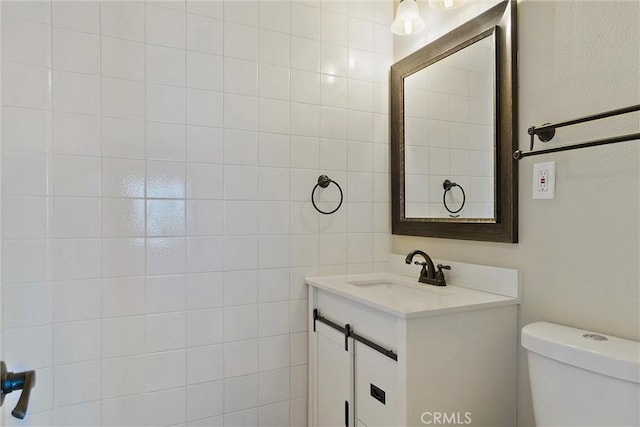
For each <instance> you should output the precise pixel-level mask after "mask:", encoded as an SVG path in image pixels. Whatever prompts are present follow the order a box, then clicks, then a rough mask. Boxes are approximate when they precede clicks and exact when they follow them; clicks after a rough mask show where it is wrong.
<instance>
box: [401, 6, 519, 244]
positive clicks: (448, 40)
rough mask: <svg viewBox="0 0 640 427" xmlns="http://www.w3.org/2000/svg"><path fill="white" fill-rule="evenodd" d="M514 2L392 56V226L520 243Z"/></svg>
mask: <svg viewBox="0 0 640 427" xmlns="http://www.w3.org/2000/svg"><path fill="white" fill-rule="evenodd" d="M515 8H516V3H515V1H504V2H501V3H499V4H498V5H496V6H494V7H493V8H491V9H489V10H488V11H486V12H484V13H482V14H481V15H479V16H477V17H476V18H474V19H472V20H471V21H469V22H467V23H465V24H463V25H461V26H460V27H458V28H456V29H454V30H453V31H451V32H450V33H448V34H446V35H444V36H443V37H441V38H439V39H437V40H435V41H434V42H432V43H430V44H428V45H427V46H425V47H423V48H421V49H419V50H418V51H416V52H414V53H413V54H411V55H409V56H407V57H406V58H404V59H402V60H400V61H398V62H397V63H395V64H394V65H392V67H391V125H390V128H391V192H392V232H393V234H404V235H413V236H429V237H442V238H453V239H466V240H484V241H497V242H517V240H518V236H517V223H518V221H517V203H518V200H517V188H518V187H517V162H516V161H514V160H513V158H512V153H513V151H514V150H515V149H516V148H517V140H516V129H517V120H516V119H517V98H516V62H515V51H516V49H515V40H516V34H515V19H516V18H515Z"/></svg>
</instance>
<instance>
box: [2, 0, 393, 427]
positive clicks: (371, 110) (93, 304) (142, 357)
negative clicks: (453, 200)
mask: <svg viewBox="0 0 640 427" xmlns="http://www.w3.org/2000/svg"><path fill="white" fill-rule="evenodd" d="M1 12H2V25H1V29H2V33H1V37H2V40H1V41H2V58H1V59H2V119H3V120H2V159H3V165H2V166H3V167H2V185H3V188H2V209H3V211H2V239H3V240H2V245H3V251H2V256H3V259H2V264H3V277H2V292H3V298H2V301H3V307H2V315H3V323H2V326H3V338H4V343H3V347H2V348H3V351H4V353H3V355H2V358H3V359H4V360H6V361H7V362H8V364H9V368H10V369H12V370H21V369H37V371H38V385H37V387H36V389H34V393H33V394H32V399H33V400H32V402H31V406H30V413H29V415H28V416H27V419H26V420H25V421H24V422H18V421H16V420H14V419H11V418H7V419H6V421H7V423H8V424H11V425H13V424H16V423H17V424H21V425H22V424H24V425H71V424H74V425H131V426H133V425H144V424H147V425H185V424H187V423H188V424H189V425H206V426H211V425H258V424H259V425H265V426H266V425H278V426H284V425H292V426H294V425H295V426H298V425H306V417H307V405H306V396H307V336H306V334H307V317H308V310H307V302H306V286H305V285H304V283H303V277H304V276H305V275H307V274H316V273H323V272H328V273H337V272H347V271H353V272H360V271H373V270H376V269H380V268H383V266H384V265H385V264H386V262H387V261H388V260H387V253H388V245H389V237H390V236H389V196H388V193H389V184H388V180H389V178H388V165H387V163H388V124H387V120H388V117H387V109H388V99H387V93H388V89H387V85H388V69H389V65H390V64H391V61H392V55H393V52H392V37H391V33H390V32H389V31H388V24H389V23H390V22H391V19H392V14H393V8H392V3H391V1H364V2H351V1H346V0H345V1H334V0H330V1H324V0H322V1H311V2H309V1H289V0H265V1H262V0H261V1H231V0H229V1H208V0H194V1H192V0H186V1H178V0H175V1H146V2H144V1H106V0H104V1H98V0H90V1H57V0H56V1H49V0H35V1H29V2H24V1H12V0H8V1H3V2H2V4H1ZM322 173H326V174H328V175H329V176H330V177H331V178H333V179H335V180H336V181H337V182H339V183H340V185H341V186H342V188H343V191H344V196H345V200H344V205H343V206H342V207H341V209H340V210H339V211H338V212H336V213H335V214H334V215H331V216H329V217H326V216H324V215H321V214H319V213H317V212H316V211H315V210H314V209H313V207H312V206H311V203H310V194H311V190H312V189H313V187H314V185H315V184H316V182H317V178H318V176H319V175H320V174H322ZM316 193H317V196H318V201H319V203H320V204H321V205H322V206H324V207H325V208H332V207H333V206H335V203H336V202H337V200H338V199H337V198H338V193H337V191H336V189H335V188H329V189H327V190H322V191H318V192H316ZM16 399H17V393H14V394H12V395H10V396H8V397H7V400H6V402H5V404H4V405H3V415H4V416H5V417H8V414H9V413H8V411H7V409H11V408H12V407H13V405H15V402H16Z"/></svg>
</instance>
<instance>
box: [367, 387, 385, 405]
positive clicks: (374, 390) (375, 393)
mask: <svg viewBox="0 0 640 427" xmlns="http://www.w3.org/2000/svg"><path fill="white" fill-rule="evenodd" d="M370 385H371V396H372V397H373V398H374V399H376V400H377V401H378V402H380V403H382V404H383V405H386V403H385V402H386V401H387V397H386V396H387V394H386V393H385V392H384V390H383V389H381V388H380V387H376V386H374V385H373V384H370Z"/></svg>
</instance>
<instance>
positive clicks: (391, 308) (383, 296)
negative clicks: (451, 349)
mask: <svg viewBox="0 0 640 427" xmlns="http://www.w3.org/2000/svg"><path fill="white" fill-rule="evenodd" d="M306 282H307V284H308V285H310V286H315V287H317V288H320V289H324V290H326V291H329V292H332V293H334V294H338V295H341V296H343V297H345V298H348V299H351V300H354V301H357V302H360V303H362V304H364V305H367V306H370V307H373V308H375V309H378V310H381V311H384V312H387V313H389V314H393V315H395V316H398V317H403V318H413V317H422V316H431V315H438V314H443V313H450V312H458V311H465V310H475V309H480V308H488V307H493V306H501V305H511V304H517V303H518V299H517V298H513V297H509V296H504V295H499V294H495V293H489V292H483V291H479V290H475V289H470V288H465V287H461V286H443V287H440V286H432V285H425V284H422V283H419V282H418V281H417V280H411V278H409V277H406V276H402V275H399V274H394V273H371V274H350V275H344V276H325V277H308V278H306Z"/></svg>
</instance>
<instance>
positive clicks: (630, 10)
mask: <svg viewBox="0 0 640 427" xmlns="http://www.w3.org/2000/svg"><path fill="white" fill-rule="evenodd" d="M421 3H422V2H421ZM464 7H478V4H471V5H468V6H464ZM423 12H425V13H431V12H428V11H427V10H426V7H425V9H424V10H423ZM453 13H455V12H451V14H453ZM465 13H466V12H463V15H464V14H465ZM432 19H435V18H432ZM450 22H451V27H449V28H453V27H454V26H455V25H458V24H459V23H460V22H459V20H456V19H453V18H450ZM446 31H447V30H446V29H444V28H442V27H438V29H437V33H438V34H443V33H445V32H446ZM432 39H433V37H431V35H430V34H427V35H423V36H421V37H420V38H419V40H417V39H415V38H414V39H413V40H412V39H400V38H398V37H396V38H395V44H394V48H395V50H394V59H395V60H398V59H400V58H402V57H403V56H405V55H406V54H407V53H410V52H412V51H413V50H415V48H416V47H419V46H421V45H422V44H423V43H424V42H427V41H428V40H432ZM518 49H519V58H520V61H519V67H518V72H519V85H518V86H519V94H518V96H519V102H518V107H519V110H520V111H519V116H520V119H519V129H520V130H519V133H518V135H519V137H520V141H519V144H520V147H528V135H527V133H526V129H527V127H529V126H531V125H540V124H541V123H544V122H556V121H562V120H565V119H571V118H574V117H580V116H583V115H587V114H591V113H597V112H600V111H606V110H609V109H614V108H619V107H623V106H627V105H632V104H637V103H639V102H640V3H638V2H637V1H630V2H622V1H602V2H592V1H520V2H519V3H518ZM639 128H640V118H639V116H638V114H635V115H630V116H629V117H627V118H625V119H619V120H608V121H602V122H599V123H597V124H596V125H590V126H580V127H573V128H567V129H562V130H558V132H557V136H556V138H555V139H554V143H556V144H561V143H572V142H580V141H584V140H588V139H594V138H599V137H604V136H607V135H610V136H612V135H616V134H624V133H631V132H637V131H638V129H639ZM638 151H639V144H638V142H628V143H622V144H617V145H610V146H606V147H599V148H591V149H584V150H577V151H570V152H564V153H557V154H552V155H544V156H539V157H533V158H528V159H525V160H522V161H521V162H520V176H519V178H520V185H519V190H520V196H519V209H520V217H519V218H520V227H519V230H520V242H519V243H518V244H501V243H483V242H465V241H456V240H445V239H434V238H415V237H404V236H394V238H393V249H394V252H397V253H406V252H408V251H409V250H411V249H417V248H419V249H423V250H426V251H427V252H428V253H429V254H431V255H432V256H435V257H438V258H445V259H452V260H457V261H462V262H470V263H477V264H487V265H496V266H504V267H511V268H518V269H520V272H521V278H522V305H521V315H520V318H521V319H520V326H523V325H525V324H528V323H530V322H533V321H537V320H546V321H550V322H557V323H561V324H566V325H571V326H576V327H581V328H587V329H593V330H596V331H600V332H604V333H608V334H612V335H617V336H621V337H624V338H629V339H634V340H638V339H640V271H639V270H640V265H639V259H640V237H639V226H640V205H639V203H640V202H639V195H640V186H639V171H640V161H639V158H638ZM548 160H555V161H556V163H557V187H556V199H555V200H550V201H547V200H532V199H531V187H532V180H531V175H532V164H533V163H534V162H541V161H548ZM519 425H521V426H525V425H533V413H532V408H531V398H530V393H529V378H528V372H527V363H526V357H525V353H524V352H523V351H520V368H519Z"/></svg>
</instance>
